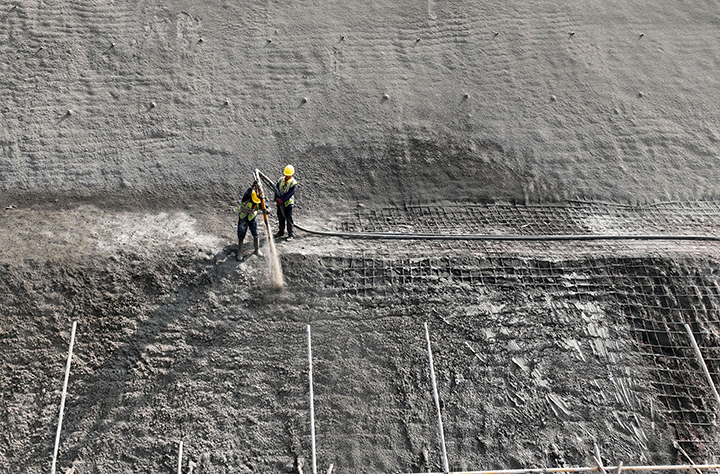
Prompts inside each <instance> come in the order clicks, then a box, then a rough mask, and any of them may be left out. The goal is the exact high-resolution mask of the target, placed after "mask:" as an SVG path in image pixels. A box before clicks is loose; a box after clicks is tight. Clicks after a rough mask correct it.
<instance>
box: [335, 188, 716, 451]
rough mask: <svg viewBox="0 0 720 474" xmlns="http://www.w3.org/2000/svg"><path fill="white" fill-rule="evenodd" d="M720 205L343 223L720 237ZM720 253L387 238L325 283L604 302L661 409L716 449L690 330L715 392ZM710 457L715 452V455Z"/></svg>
mask: <svg viewBox="0 0 720 474" xmlns="http://www.w3.org/2000/svg"><path fill="white" fill-rule="evenodd" d="M719 225H720V203H716V202H690V203H661V204H656V205H649V206H642V207H637V206H620V205H614V204H606V203H586V202H574V203H570V204H568V205H566V206H550V205H548V206H532V207H529V206H516V205H509V204H503V205H462V206H460V205H457V206H453V205H450V206H448V205H445V206H437V207H433V206H426V205H423V206H405V207H403V208H398V207H393V208H383V209H367V208H359V209H358V210H357V211H356V212H355V213H354V214H351V215H347V216H343V219H342V222H341V225H340V229H339V230H343V231H352V232H408V233H450V234H453V233H455V234H469V233H482V234H492V233H498V234H519V235H531V234H540V235H546V234H549V235H553V234H611V233H620V234H649V233H658V234H663V233H666V234H694V235H709V236H712V235H717V231H718V226H719ZM719 256H720V247H719V246H718V244H717V243H716V242H714V243H713V242H673V241H653V242H640V241H622V242H612V241H593V242H563V243H556V242H523V243H517V242H513V243H507V242H477V241H421V242H420V241H415V242H412V241H410V242H408V241H391V242H383V243H382V245H375V246H374V247H373V248H372V249H368V248H366V250H365V251H364V253H363V254H362V255H357V256H352V257H342V258H340V257H326V258H325V259H323V265H324V267H325V268H326V270H327V271H328V274H327V276H326V279H325V284H326V285H327V286H329V287H333V288H338V287H340V288H341V292H342V293H343V294H345V295H349V296H356V297H376V296H378V295H382V294H388V293H393V292H397V291H410V290H409V288H412V287H413V286H420V287H425V288H428V287H430V288H431V287H434V286H442V285H456V284H458V283H463V284H469V285H470V286H471V287H472V286H474V285H479V286H483V287H489V288H492V289H494V290H498V291H505V292H513V291H524V292H528V291H530V292H541V293H542V294H543V295H546V296H547V297H550V298H560V299H564V300H570V301H573V300H574V301H579V302H601V303H602V304H603V305H604V306H605V307H606V308H607V310H608V311H614V312H616V314H618V315H620V316H622V319H624V320H625V321H626V322H627V324H628V326H629V328H630V332H631V334H632V337H633V338H634V341H635V350H636V351H637V354H638V355H639V356H641V357H642V358H644V360H646V361H647V363H648V365H649V366H650V367H651V368H652V371H653V380H654V388H655V389H656V391H657V393H658V401H659V403H660V406H659V407H658V412H660V413H662V414H663V415H664V416H665V417H666V419H667V420H668V421H669V423H671V424H672V425H673V426H674V427H675V431H676V434H677V441H678V442H679V443H680V445H681V446H684V447H685V448H686V449H689V450H691V451H692V452H696V453H697V452H699V451H702V450H701V449H700V448H699V447H698V446H699V445H702V444H703V443H707V442H708V441H709V440H714V439H715V438H714V437H715V436H716V433H715V425H716V418H717V413H718V409H720V407H716V406H714V404H715V402H714V399H713V397H712V395H710V391H709V386H708V383H707V381H706V380H705V379H704V376H703V372H702V370H701V367H700V365H699V364H698V361H697V359H696V356H695V354H694V352H693V349H692V347H691V345H690V342H689V340H688V336H687V333H686V331H685V329H684V326H683V325H684V324H685V323H688V324H689V325H690V326H691V328H692V330H693V333H694V335H695V337H696V339H697V342H698V345H699V346H700V349H701V352H702V353H703V355H704V358H705V361H706V363H707V365H708V368H709V370H710V372H711V374H712V377H713V379H714V380H715V383H716V384H717V383H720V309H719V308H720V284H719V282H718V275H720V263H719V261H718V257H719ZM714 454H717V453H716V452H715V453H714Z"/></svg>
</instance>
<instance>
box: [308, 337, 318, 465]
mask: <svg viewBox="0 0 720 474" xmlns="http://www.w3.org/2000/svg"><path fill="white" fill-rule="evenodd" d="M307 347H308V349H307V350H308V383H309V384H310V444H311V450H312V472H313V474H317V461H316V451H315V402H314V401H313V398H314V396H313V376H312V342H311V337H310V325H309V324H308V326H307Z"/></svg>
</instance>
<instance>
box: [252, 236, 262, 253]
mask: <svg viewBox="0 0 720 474" xmlns="http://www.w3.org/2000/svg"><path fill="white" fill-rule="evenodd" d="M253 243H254V244H255V255H257V256H258V257H262V256H263V254H262V252H261V251H260V239H259V238H257V237H255V238H254V239H253Z"/></svg>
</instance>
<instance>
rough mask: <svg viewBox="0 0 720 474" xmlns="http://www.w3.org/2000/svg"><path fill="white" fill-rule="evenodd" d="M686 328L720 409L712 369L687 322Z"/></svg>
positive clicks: (719, 399)
mask: <svg viewBox="0 0 720 474" xmlns="http://www.w3.org/2000/svg"><path fill="white" fill-rule="evenodd" d="M685 330H686V331H687V333H688V337H689V338H690V342H691V343H692V346H693V349H695V355H696V356H697V359H698V362H699V363H700V366H701V367H702V369H703V372H705V378H706V379H707V381H708V384H709V385H710V388H711V389H712V392H713V394H714V395H715V401H716V402H717V405H718V408H717V409H720V395H718V391H717V388H715V382H713V379H712V377H711V376H710V371H709V370H708V368H707V365H706V364H705V359H703V356H702V352H700V347H699V346H698V344H697V341H696V340H695V336H694V335H693V333H692V329H690V325H689V324H687V323H685Z"/></svg>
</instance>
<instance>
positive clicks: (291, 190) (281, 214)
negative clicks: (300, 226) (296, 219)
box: [275, 165, 298, 240]
mask: <svg viewBox="0 0 720 474" xmlns="http://www.w3.org/2000/svg"><path fill="white" fill-rule="evenodd" d="M294 175H295V168H294V167H293V165H287V166H286V167H285V169H284V170H283V177H282V178H280V179H278V182H277V189H278V191H279V192H280V195H279V196H275V198H276V202H277V208H278V210H277V213H278V223H279V225H280V228H279V230H278V232H277V234H275V237H276V238H277V237H282V236H283V235H285V225H286V224H287V233H288V237H287V240H292V239H293V237H294V231H295V225H294V224H293V207H295V189H297V184H298V183H297V181H296V180H295V178H294Z"/></svg>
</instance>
